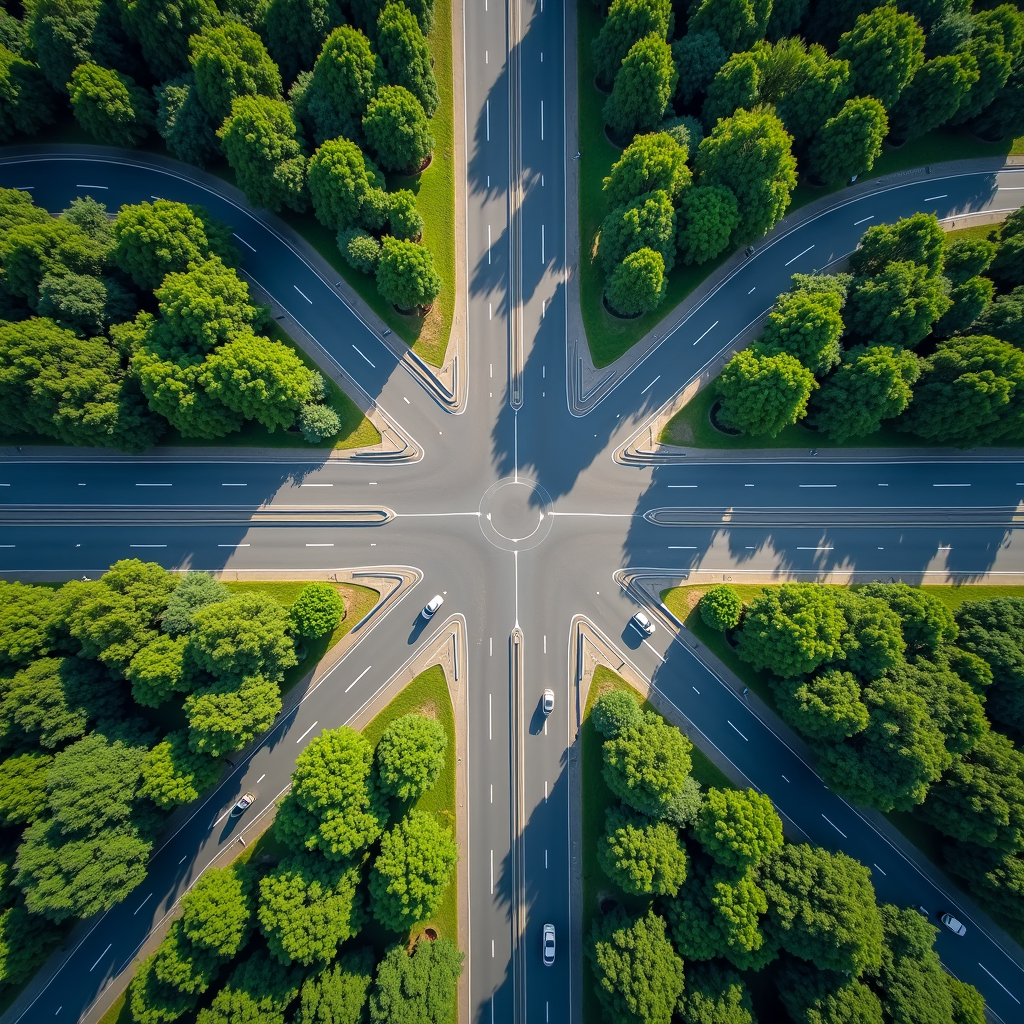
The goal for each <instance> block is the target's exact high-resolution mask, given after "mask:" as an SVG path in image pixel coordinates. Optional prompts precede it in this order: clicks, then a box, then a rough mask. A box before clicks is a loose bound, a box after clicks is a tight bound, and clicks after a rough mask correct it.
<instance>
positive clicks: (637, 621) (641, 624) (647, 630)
mask: <svg viewBox="0 0 1024 1024" xmlns="http://www.w3.org/2000/svg"><path fill="white" fill-rule="evenodd" d="M629 621H630V622H632V623H633V625H634V626H636V628H637V630H639V632H641V633H643V635H644V636H650V635H651V634H652V633H653V632H654V623H653V622H651V620H650V619H649V618H647V616H646V615H644V613H643V612H637V613H636V615H634V616H633V618H631V619H630V620H629Z"/></svg>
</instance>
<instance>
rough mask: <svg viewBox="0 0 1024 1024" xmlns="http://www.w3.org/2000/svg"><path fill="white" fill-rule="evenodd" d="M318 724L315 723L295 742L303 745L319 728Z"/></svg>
mask: <svg viewBox="0 0 1024 1024" xmlns="http://www.w3.org/2000/svg"><path fill="white" fill-rule="evenodd" d="M318 724H319V722H314V723H313V724H312V725H311V726H310V727H309V728H308V729H307V730H306V731H305V732H304V733H303V734H302V735H301V736H300V737H299V738H298V739H297V740H296V741H295V742H296V743H301V742H302V741H303V740H304V739H305V738H306V737H307V736H308V735H309V734H310V733H311V732H312V731H313V730H314V729H315V728H316V727H317V725H318Z"/></svg>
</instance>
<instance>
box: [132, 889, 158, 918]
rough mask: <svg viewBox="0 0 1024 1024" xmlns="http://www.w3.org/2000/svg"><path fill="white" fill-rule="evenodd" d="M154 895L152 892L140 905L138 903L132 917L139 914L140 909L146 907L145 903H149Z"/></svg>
mask: <svg viewBox="0 0 1024 1024" xmlns="http://www.w3.org/2000/svg"><path fill="white" fill-rule="evenodd" d="M152 897H153V894H152V893H150V894H149V895H148V896H147V897H146V898H145V899H144V900H143V901H142V902H141V903H140V904H139V905H138V906H137V907H136V908H135V909H134V910H133V911H132V917H134V916H135V915H136V914H137V913H138V912H139V911H140V910H141V909H142V908H143V907H144V906H145V905H146V904H147V903H148V902H149V901H150V900H151V899H152Z"/></svg>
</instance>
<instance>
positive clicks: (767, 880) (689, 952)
mask: <svg viewBox="0 0 1024 1024" xmlns="http://www.w3.org/2000/svg"><path fill="white" fill-rule="evenodd" d="M709 594H710V595H714V596H711V597H709V598H708V604H707V606H706V608H707V611H708V615H709V617H710V618H712V620H713V621H716V622H718V621H722V619H723V612H724V619H725V620H726V621H731V620H732V618H733V615H732V614H731V613H730V612H729V610H728V607H727V606H732V605H733V604H734V603H735V602H733V601H732V599H731V598H729V596H728V594H727V593H726V592H724V591H723V590H722V589H721V588H716V589H715V590H713V591H709ZM592 717H593V724H594V727H595V729H596V731H597V732H598V733H599V734H600V736H601V737H602V738H603V744H602V754H603V761H604V769H603V773H604V779H605V782H606V783H607V784H608V787H609V788H610V789H611V791H612V792H613V794H614V795H615V796H616V797H618V798H619V799H620V800H621V804H619V805H618V806H616V805H612V806H610V807H608V809H607V819H606V830H605V834H604V836H603V837H602V838H601V840H600V842H599V846H598V861H599V863H600V865H601V868H602V870H603V871H604V873H605V874H606V875H607V877H608V880H609V881H610V882H611V883H612V884H613V885H614V886H616V887H617V888H618V889H619V890H621V891H622V892H623V893H624V894H626V896H627V897H629V899H630V903H631V904H632V905H634V907H635V903H636V901H637V900H642V899H644V898H647V899H649V900H650V903H649V906H648V908H647V909H646V910H642V909H641V910H639V911H637V910H636V909H634V910H633V912H627V910H626V909H625V907H624V906H617V907H615V908H614V909H612V910H611V911H610V912H608V913H606V914H604V915H603V916H601V917H598V918H596V919H595V922H594V925H593V928H592V931H591V934H590V939H589V942H588V945H587V948H586V953H587V956H588V958H589V960H590V962H591V967H592V971H593V975H594V980H595V986H596V993H597V997H598V1000H599V1002H600V1003H601V1007H602V1009H603V1011H604V1014H605V1017H606V1019H607V1020H608V1021H609V1022H610V1024H638V1022H640V1021H643V1022H645V1024H669V1022H670V1021H672V1020H679V1021H681V1022H683V1024H752V1022H753V1021H754V1013H753V1005H752V1000H751V995H750V992H749V991H748V989H747V983H746V981H745V980H744V977H743V972H750V971H760V970H762V969H763V968H764V967H766V966H767V965H768V964H770V963H772V962H773V961H776V960H779V959H781V961H782V963H781V965H780V966H779V968H778V969H777V973H776V983H777V986H778V992H779V997H780V999H781V1001H782V1003H783V1005H784V1006H785V1008H786V1010H787V1011H788V1013H789V1014H790V1017H791V1018H792V1020H793V1021H794V1022H797V1024H824V1022H829V1024H881V1022H882V1021H883V1019H884V1020H929V1021H932V1020H934V1021H935V1022H936V1024H938V1022H939V1021H949V1020H955V1021H957V1022H958V1024H982V1021H983V1020H984V1004H983V1002H982V999H981V997H980V995H979V994H978V993H977V991H976V990H974V989H973V988H971V987H970V986H967V985H962V984H961V983H960V982H958V981H956V980H954V979H953V978H951V977H949V976H948V975H947V974H946V973H945V972H944V971H943V969H942V966H941V964H940V963H939V959H938V956H937V954H936V953H935V951H934V950H933V949H932V944H933V942H934V939H935V936H936V933H937V929H936V928H935V927H934V926H933V925H931V924H929V923H928V922H927V921H926V920H925V919H924V918H923V917H922V916H921V915H920V914H918V913H917V911H915V910H911V909H900V908H898V907H895V906H888V905H887V906H879V905H878V904H877V902H876V899H875V891H874V887H873V886H872V884H871V877H870V872H869V871H868V870H867V869H866V868H865V867H864V866H863V865H861V864H859V863H858V862H857V861H855V860H853V859H851V858H850V857H847V856H845V855H844V854H841V853H838V854H834V853H830V852H828V851H827V850H825V849H823V848H821V847H815V846H810V845H807V844H786V843H784V839H783V831H782V822H781V820H780V819H779V816H778V815H777V814H776V812H775V810H774V808H773V807H772V803H771V801H770V800H769V799H768V797H766V796H763V795H761V794H759V793H756V792H754V791H753V790H745V791H744V790H736V789H708V790H707V791H705V792H704V793H703V794H702V793H701V792H700V789H699V787H698V786H697V784H696V782H695V780H694V779H693V778H692V776H690V775H689V769H690V763H689V750H690V749H691V748H690V744H689V742H688V741H687V740H686V738H685V737H684V736H683V735H682V733H680V732H679V730H678V729H675V728H674V727H672V726H669V725H667V724H666V723H665V722H664V720H663V719H661V718H660V716H658V715H656V714H654V713H653V712H644V711H642V710H641V709H640V707H639V706H638V705H637V702H636V700H635V698H634V697H633V696H632V694H631V693H629V692H627V691H625V690H622V689H612V690H609V691H607V692H606V693H604V694H603V695H602V696H601V697H600V698H598V700H597V701H596V702H595V704H594V707H593V711H592Z"/></svg>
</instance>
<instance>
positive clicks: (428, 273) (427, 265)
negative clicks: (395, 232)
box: [377, 236, 441, 310]
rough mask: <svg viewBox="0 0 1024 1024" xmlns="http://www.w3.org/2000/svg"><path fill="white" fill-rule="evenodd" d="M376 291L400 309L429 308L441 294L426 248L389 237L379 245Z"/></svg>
mask: <svg viewBox="0 0 1024 1024" xmlns="http://www.w3.org/2000/svg"><path fill="white" fill-rule="evenodd" d="M377 291H378V292H380V294H381V295H382V296H383V297H384V300H385V301H386V302H390V303H391V304H392V305H394V306H397V307H398V308H399V309H417V308H418V309H420V310H425V309H429V308H430V307H431V306H432V305H433V304H434V299H436V298H437V296H438V295H439V294H440V293H441V278H440V277H439V276H438V273H437V271H436V270H435V269H434V257H433V254H432V253H431V252H430V250H429V249H428V248H426V246H423V245H417V244H416V243H415V242H403V241H402V240H401V239H398V238H392V237H390V236H388V237H386V238H385V239H384V240H383V243H382V245H381V253H380V261H379V262H378V264H377Z"/></svg>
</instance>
